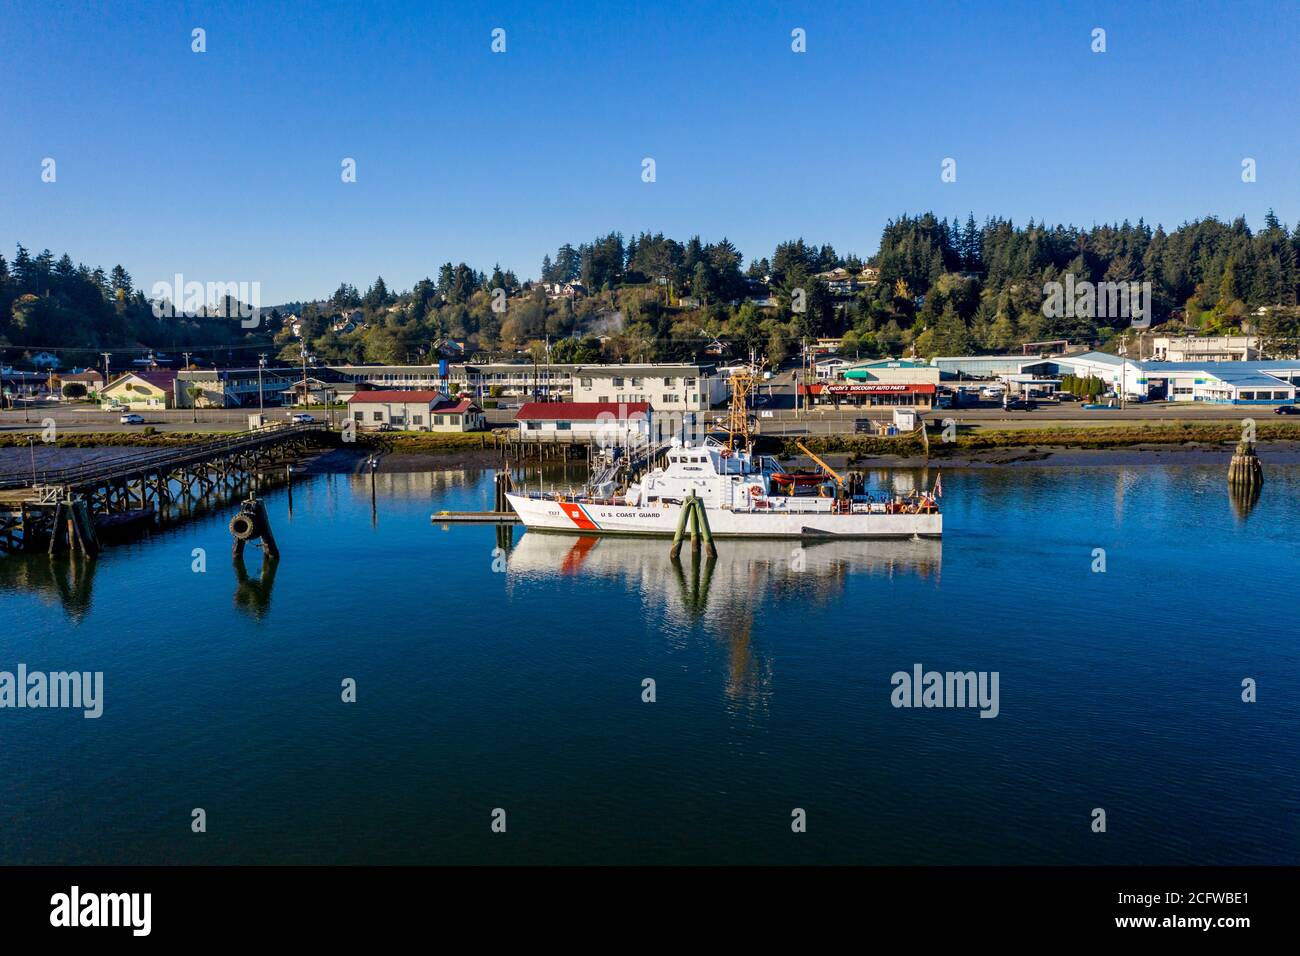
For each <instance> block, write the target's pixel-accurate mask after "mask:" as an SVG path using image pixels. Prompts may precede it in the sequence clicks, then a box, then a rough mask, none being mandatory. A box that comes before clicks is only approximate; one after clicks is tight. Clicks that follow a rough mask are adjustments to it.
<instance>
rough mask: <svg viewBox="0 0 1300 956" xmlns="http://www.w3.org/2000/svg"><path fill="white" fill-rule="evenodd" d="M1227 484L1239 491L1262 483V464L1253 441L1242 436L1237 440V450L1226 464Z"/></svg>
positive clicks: (1256, 486)
mask: <svg viewBox="0 0 1300 956" xmlns="http://www.w3.org/2000/svg"><path fill="white" fill-rule="evenodd" d="M1228 484H1229V485H1231V486H1232V487H1233V488H1235V489H1237V490H1240V491H1245V490H1248V489H1251V488H1258V487H1259V486H1260V485H1262V484H1264V466H1263V465H1261V464H1260V461H1259V457H1258V456H1257V455H1256V454H1255V443H1254V442H1252V441H1248V440H1246V439H1244V438H1243V439H1242V440H1241V441H1239V442H1237V450H1236V452H1234V453H1233V456H1232V462H1231V463H1230V464H1229V465H1228Z"/></svg>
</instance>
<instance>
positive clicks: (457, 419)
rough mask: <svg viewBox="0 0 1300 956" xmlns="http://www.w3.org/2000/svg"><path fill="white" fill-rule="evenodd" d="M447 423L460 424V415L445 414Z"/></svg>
mask: <svg viewBox="0 0 1300 956" xmlns="http://www.w3.org/2000/svg"><path fill="white" fill-rule="evenodd" d="M447 424H448V425H459V424H460V416H459V415H448V416H447Z"/></svg>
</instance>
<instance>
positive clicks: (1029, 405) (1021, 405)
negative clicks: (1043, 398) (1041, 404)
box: [1002, 398, 1038, 412]
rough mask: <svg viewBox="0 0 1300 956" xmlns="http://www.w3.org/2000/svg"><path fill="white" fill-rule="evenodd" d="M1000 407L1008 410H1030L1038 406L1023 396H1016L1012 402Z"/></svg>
mask: <svg viewBox="0 0 1300 956" xmlns="http://www.w3.org/2000/svg"><path fill="white" fill-rule="evenodd" d="M1002 407H1003V408H1005V409H1006V410H1007V411H1009V412H1032V411H1033V410H1034V409H1035V408H1037V407H1038V403H1037V402H1030V401H1026V400H1025V399H1023V398H1017V399H1016V400H1015V401H1014V402H1007V403H1006V404H1005V405H1003V406H1002Z"/></svg>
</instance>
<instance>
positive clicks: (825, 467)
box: [794, 441, 844, 488]
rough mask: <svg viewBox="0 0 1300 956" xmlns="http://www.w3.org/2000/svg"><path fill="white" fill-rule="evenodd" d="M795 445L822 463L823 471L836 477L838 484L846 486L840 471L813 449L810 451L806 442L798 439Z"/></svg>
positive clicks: (815, 460) (819, 463)
mask: <svg viewBox="0 0 1300 956" xmlns="http://www.w3.org/2000/svg"><path fill="white" fill-rule="evenodd" d="M794 446H795V447H796V448H798V449H799V450H800V451H801V452H803V453H804V454H805V455H807V456H808V457H809V458H811V459H812V460H813V461H814V462H816V463H817V464H818V465H820V466H821V469H822V471H824V472H826V474H828V475H830V476H831V477H832V478H834V479H835V483H836V484H837V485H839V486H840V487H841V488H843V487H844V478H843V477H842V476H841V475H840V473H839V472H838V471H836V470H835V469H834V468H832V467H831V466H830V465H828V464H826V462H824V461H822V460H821V459H820V458H818V457H817V456H816V455H814V454H813V453H812V452H811V451H809V450H808V446H807V445H805V444H804V443H803V442H801V441H796V442H795V443H794Z"/></svg>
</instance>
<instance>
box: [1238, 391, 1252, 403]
mask: <svg viewBox="0 0 1300 956" xmlns="http://www.w3.org/2000/svg"><path fill="white" fill-rule="evenodd" d="M1241 400H1242V401H1243V402H1253V401H1254V400H1255V393H1254V392H1242V393H1241Z"/></svg>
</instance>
